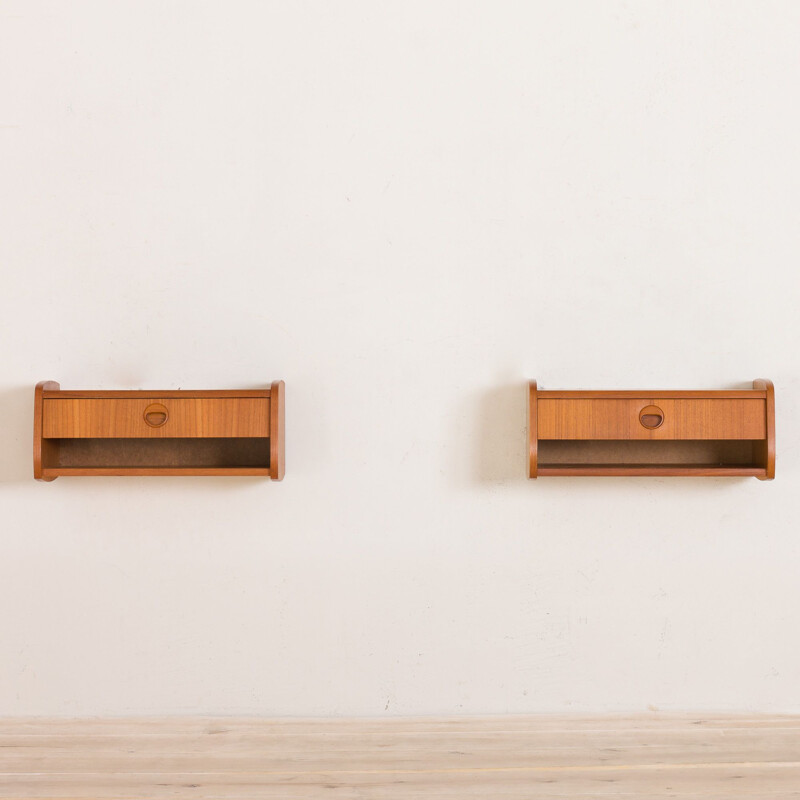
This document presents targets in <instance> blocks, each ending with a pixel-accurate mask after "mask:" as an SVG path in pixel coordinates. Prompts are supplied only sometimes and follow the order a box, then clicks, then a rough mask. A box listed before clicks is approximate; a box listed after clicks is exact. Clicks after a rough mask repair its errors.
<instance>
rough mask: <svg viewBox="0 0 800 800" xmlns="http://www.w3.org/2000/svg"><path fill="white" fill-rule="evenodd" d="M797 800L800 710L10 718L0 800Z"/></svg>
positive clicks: (0, 759) (1, 752) (2, 725)
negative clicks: (738, 713)
mask: <svg viewBox="0 0 800 800" xmlns="http://www.w3.org/2000/svg"><path fill="white" fill-rule="evenodd" d="M32 797H37V798H62V800H65V799H66V798H71V799H73V800H77V798H81V800H90V799H91V800H100V799H101V798H102V800H110V798H130V799H131V800H132V799H133V798H144V797H146V798H150V799H152V800H164V799H165V798H237V800H251V798H252V799H255V798H267V800H270V799H274V800H277V798H282V799H283V798H288V799H289V800H294V799H295V798H297V799H299V798H316V797H336V798H346V800H355V799H356V798H359V799H361V800H363V799H364V798H377V799H378V800H401V799H402V800H406V798H465V797H470V798H501V797H502V798H503V799H504V800H528V798H573V800H590V798H591V799H592V800H594V799H595V798H620V797H625V798H635V799H636V800H655V799H656V798H686V800H689V799H690V798H691V800H699V799H700V798H705V799H706V800H712V798H713V799H714V800H727V799H728V798H730V799H731V800H733V799H734V798H752V800H756V798H758V800H777V798H800V718H798V717H791V716H693V715H661V714H649V715H646V716H610V717H609V716H603V717H583V716H543V717H525V716H510V717H481V718H469V717H466V718H447V719H440V718H428V719H401V718H394V719H365V720H348V719H339V720H302V719H285V720H263V719H256V718H246V719H226V718H212V719H203V718H177V719H133V720H124V719H91V720H67V719H54V720H42V719H33V720H26V719H16V720H15V719H7V720H0V798H4V800H7V799H8V798H32Z"/></svg>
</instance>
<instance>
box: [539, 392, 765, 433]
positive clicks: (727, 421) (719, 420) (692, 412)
mask: <svg viewBox="0 0 800 800" xmlns="http://www.w3.org/2000/svg"><path fill="white" fill-rule="evenodd" d="M537 408H538V414H537V429H538V438H539V439H763V438H765V437H766V435H767V431H766V406H765V402H764V400H762V399H759V398H756V399H753V400H749V399H745V400H740V399H734V400H725V399H719V400H718V399H687V400H674V399H661V400H660V399H659V398H657V397H653V398H641V399H639V398H631V399H624V400H621V399H619V400H604V399H601V398H598V399H574V400H572V399H563V398H560V399H549V400H548V399H546V398H539V400H538V403H537Z"/></svg>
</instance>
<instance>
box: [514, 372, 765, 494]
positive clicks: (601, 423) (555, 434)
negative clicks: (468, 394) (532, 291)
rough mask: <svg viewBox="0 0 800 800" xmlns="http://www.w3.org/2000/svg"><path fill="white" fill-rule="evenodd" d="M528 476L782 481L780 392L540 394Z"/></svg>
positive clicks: (533, 403) (532, 394)
mask: <svg viewBox="0 0 800 800" xmlns="http://www.w3.org/2000/svg"><path fill="white" fill-rule="evenodd" d="M528 443H529V476H530V477H531V478H536V477H539V476H545V475H570V476H576V475H671V476H672V475H675V476H692V475H695V476H698V475H701V476H730V477H736V476H748V475H749V476H753V477H755V478H758V479H760V480H771V479H772V478H774V477H775V390H774V388H773V386H772V381H768V380H756V381H753V388H752V389H748V390H744V391H686V392H676V391H650V390H647V391H621V392H616V391H600V392H591V391H541V390H539V389H537V387H536V381H531V383H530V389H529V402H528Z"/></svg>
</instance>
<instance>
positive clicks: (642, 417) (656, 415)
mask: <svg viewBox="0 0 800 800" xmlns="http://www.w3.org/2000/svg"><path fill="white" fill-rule="evenodd" d="M639 422H641V424H642V425H643V426H644V427H645V428H649V429H650V430H653V429H655V428H658V427H660V426H661V424H662V423H663V422H664V412H663V411H662V410H661V409H660V408H659V407H658V406H645V407H644V408H643V409H642V410H641V411H640V412H639Z"/></svg>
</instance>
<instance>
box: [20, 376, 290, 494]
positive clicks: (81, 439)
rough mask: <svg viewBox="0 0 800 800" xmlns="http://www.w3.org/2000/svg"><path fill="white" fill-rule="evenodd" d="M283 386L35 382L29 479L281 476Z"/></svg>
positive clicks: (279, 477)
mask: <svg viewBox="0 0 800 800" xmlns="http://www.w3.org/2000/svg"><path fill="white" fill-rule="evenodd" d="M284 439H285V437H284V384H283V381H276V382H275V383H273V384H272V385H271V387H270V388H269V389H261V390H241V391H237V390H225V391H166V392H149V391H133V392H124V391H122V392H120V391H116V392H104V391H93V392H68V391H61V390H60V388H59V385H58V384H57V383H55V382H54V381H42V382H41V383H38V384H37V385H36V393H35V398H34V418H33V476H34V478H36V479H37V480H43V481H52V480H55V479H56V478H58V477H59V476H61V475H256V476H264V477H269V478H272V479H273V480H276V481H279V480H281V478H283V473H284Z"/></svg>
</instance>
